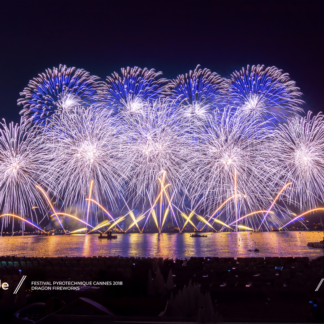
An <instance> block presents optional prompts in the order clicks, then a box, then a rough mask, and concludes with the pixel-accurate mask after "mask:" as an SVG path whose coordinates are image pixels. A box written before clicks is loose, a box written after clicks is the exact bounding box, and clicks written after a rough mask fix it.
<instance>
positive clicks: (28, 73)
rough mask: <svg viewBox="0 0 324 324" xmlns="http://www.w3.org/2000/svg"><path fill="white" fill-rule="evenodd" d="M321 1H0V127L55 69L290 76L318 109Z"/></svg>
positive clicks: (323, 67)
mask: <svg viewBox="0 0 324 324" xmlns="http://www.w3.org/2000/svg"><path fill="white" fill-rule="evenodd" d="M321 4H322V1H310V0H308V1H303V2H299V1H296V0H294V1H278V2H275V1H257V2H248V1H238V2H237V1H229V0H228V1H224V2H221V1H196V2H190V1H180V0H173V1H170V2H168V1H153V0H151V1H122V0H119V1H94V0H92V1H80V0H78V1H69V0H65V1H57V0H56V1H50V0H45V1H44V0H43V1H32V0H25V1H16V0H9V1H6V0H1V1H0V27H1V28H0V35H1V38H0V40H1V43H0V44H1V47H0V110H1V118H5V119H6V120H7V121H11V120H14V121H17V122H18V121H19V118H20V117H19V111H20V110H21V107H19V106H17V99H18V98H19V92H20V91H22V90H23V88H24V87H25V86H26V85H27V83H28V81H29V80H30V79H32V78H33V77H35V76H37V74H38V73H41V72H43V71H44V70H45V69H46V68H52V67H53V66H58V65H59V64H66V65H68V66H75V67H79V68H84V69H86V70H87V71H89V72H90V73H91V74H95V75H98V76H100V77H101V78H102V79H105V77H106V76H107V75H110V74H111V73H112V72H113V71H120V68H121V67H126V66H134V65H137V66H140V67H148V68H155V69H156V70H158V71H163V74H164V77H166V78H174V77H176V76H177V75H178V74H181V73H186V72H188V71H189V70H190V69H194V68H195V67H196V65H197V64H201V66H202V67H203V68H205V67H207V68H209V69H211V70H212V71H216V72H218V73H219V74H221V75H222V76H224V77H227V76H229V75H230V73H231V72H232V71H234V70H236V69H240V68H241V67H242V66H246V65H247V64H250V65H252V64H265V65H267V66H269V65H270V66H272V65H274V66H276V67H278V68H280V69H283V70H284V71H285V72H288V73H289V74H290V76H291V78H292V79H293V80H295V81H296V82H297V86H298V87H300V89H301V91H302V92H303V93H304V96H303V98H302V99H303V100H304V101H305V102H306V104H305V105H304V108H305V109H310V110H312V111H313V112H318V111H321V110H323V99H322V96H323V94H324V92H323V89H324V78H323V71H324V64H323V61H324V45H323V35H324V33H323V32H324V15H323V10H322V8H321Z"/></svg>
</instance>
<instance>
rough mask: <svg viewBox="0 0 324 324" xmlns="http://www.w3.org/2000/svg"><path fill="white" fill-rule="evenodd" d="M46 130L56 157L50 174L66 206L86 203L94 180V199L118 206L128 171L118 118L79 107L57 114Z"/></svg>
mask: <svg viewBox="0 0 324 324" xmlns="http://www.w3.org/2000/svg"><path fill="white" fill-rule="evenodd" d="M45 133H46V136H47V140H48V146H49V148H50V150H51V154H52V158H53V159H52V163H51V165H50V172H49V173H48V174H47V176H48V177H49V179H50V180H51V182H52V183H54V184H55V185H56V188H57V190H56V191H57V193H58V196H59V197H60V198H61V199H62V200H63V202H64V205H65V206H66V207H68V206H71V205H75V204H82V203H85V199H86V198H87V197H88V195H89V187H90V183H91V181H93V192H92V196H93V198H94V199H95V200H97V201H101V202H105V203H109V204H110V206H116V201H117V200H116V199H117V198H118V197H119V194H120V190H121V186H122V183H123V180H124V179H125V178H124V177H125V174H127V171H126V169H124V168H123V165H122V163H121V160H120V150H121V148H122V147H123V145H122V136H120V132H119V126H118V123H116V120H115V119H113V118H111V117H109V116H107V114H106V113H105V112H104V111H98V110H97V109H95V108H91V107H90V108H88V109H84V108H83V107H77V108H74V109H73V110H72V111H65V112H62V113H61V114H58V115H55V116H54V118H53V121H52V122H51V123H50V124H49V125H48V127H47V129H46V131H45Z"/></svg>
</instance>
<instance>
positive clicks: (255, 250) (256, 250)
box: [248, 249, 260, 252]
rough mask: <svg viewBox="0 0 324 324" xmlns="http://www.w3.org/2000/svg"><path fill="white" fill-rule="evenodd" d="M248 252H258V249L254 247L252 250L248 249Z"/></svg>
mask: <svg viewBox="0 0 324 324" xmlns="http://www.w3.org/2000/svg"><path fill="white" fill-rule="evenodd" d="M248 251H249V252H260V250H259V249H254V250H248Z"/></svg>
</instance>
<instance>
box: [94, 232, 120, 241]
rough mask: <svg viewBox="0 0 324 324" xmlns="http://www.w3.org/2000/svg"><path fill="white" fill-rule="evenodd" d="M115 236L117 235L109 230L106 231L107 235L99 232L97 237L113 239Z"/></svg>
mask: <svg viewBox="0 0 324 324" xmlns="http://www.w3.org/2000/svg"><path fill="white" fill-rule="evenodd" d="M116 238H117V235H112V233H111V232H108V234H107V235H102V233H100V234H99V236H98V239H106V240H115V239H116Z"/></svg>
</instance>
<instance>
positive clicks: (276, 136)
mask: <svg viewBox="0 0 324 324" xmlns="http://www.w3.org/2000/svg"><path fill="white" fill-rule="evenodd" d="M269 142H270V143H269V144H270V148H269V153H270V154H271V155H275V156H276V158H277V162H276V163H277V164H278V166H279V170H280V175H281V177H282V179H283V181H284V182H288V181H291V182H292V185H291V186H290V188H288V193H289V197H290V203H292V204H297V205H298V206H299V207H300V208H302V209H303V210H305V208H307V209H308V208H314V207H316V206H318V204H319V203H323V199H324V185H323V184H324V161H323V157H324V116H323V114H322V113H319V114H318V115H316V116H313V117H312V113H311V112H308V114H307V116H306V117H295V118H292V119H290V120H288V121H287V123H285V124H281V125H279V126H278V127H277V128H276V129H275V131H274V133H273V135H272V137H271V140H270V141H269Z"/></svg>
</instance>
